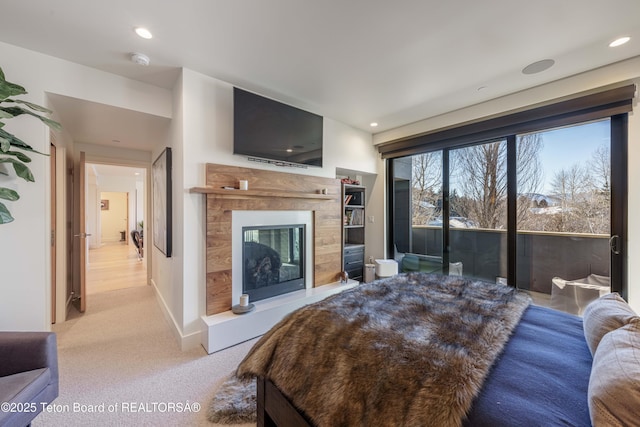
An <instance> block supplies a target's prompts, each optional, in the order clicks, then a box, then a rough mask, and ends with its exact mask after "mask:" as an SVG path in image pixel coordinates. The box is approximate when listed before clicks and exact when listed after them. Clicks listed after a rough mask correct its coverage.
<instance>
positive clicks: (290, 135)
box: [233, 87, 322, 166]
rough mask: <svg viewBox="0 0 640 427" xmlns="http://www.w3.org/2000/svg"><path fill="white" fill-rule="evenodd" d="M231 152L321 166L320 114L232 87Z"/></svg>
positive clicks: (276, 160)
mask: <svg viewBox="0 0 640 427" xmlns="http://www.w3.org/2000/svg"><path fill="white" fill-rule="evenodd" d="M233 153H234V154H242V155H246V156H249V157H257V158H260V159H267V160H273V161H275V162H285V163H293V164H300V165H309V166H322V116H318V115H316V114H313V113H310V112H308V111H304V110H301V109H299V108H296V107H292V106H290V105H286V104H283V103H280V102H277V101H274V100H272V99H268V98H264V97H262V96H259V95H256V94H253V93H250V92H246V91H244V90H242V89H238V88H235V87H234V88H233Z"/></svg>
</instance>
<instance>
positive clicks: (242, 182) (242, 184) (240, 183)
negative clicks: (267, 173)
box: [238, 179, 249, 190]
mask: <svg viewBox="0 0 640 427" xmlns="http://www.w3.org/2000/svg"><path fill="white" fill-rule="evenodd" d="M238 189H240V190H248V189H249V181H247V180H246V179H241V180H240V181H238Z"/></svg>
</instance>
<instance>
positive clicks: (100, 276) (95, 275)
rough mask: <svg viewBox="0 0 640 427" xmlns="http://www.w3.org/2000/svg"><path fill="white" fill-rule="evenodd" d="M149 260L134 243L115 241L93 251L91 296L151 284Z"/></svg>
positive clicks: (89, 271)
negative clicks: (138, 250) (139, 256)
mask: <svg viewBox="0 0 640 427" xmlns="http://www.w3.org/2000/svg"><path fill="white" fill-rule="evenodd" d="M146 265H147V260H146V258H143V259H141V260H140V259H138V254H137V252H136V247H135V245H134V244H133V242H131V241H129V244H127V242H113V243H106V244H103V245H102V246H101V247H100V248H97V249H90V250H89V262H88V265H87V295H92V294H97V293H100V292H107V291H114V290H116V289H125V288H133V287H136V286H145V285H146V284H147V269H146Z"/></svg>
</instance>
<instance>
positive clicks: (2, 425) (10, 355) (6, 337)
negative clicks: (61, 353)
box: [0, 332, 58, 427]
mask: <svg viewBox="0 0 640 427" xmlns="http://www.w3.org/2000/svg"><path fill="white" fill-rule="evenodd" d="M56 397H58V347H57V343H56V335H55V334H54V333H52V332H0V404H1V405H2V406H1V407H0V427H9V426H11V427H13V426H26V425H29V424H31V421H32V420H33V419H34V418H35V417H36V416H37V415H38V414H39V413H40V412H42V409H43V408H44V407H46V406H47V405H48V404H49V403H51V402H52V401H53V400H54V399H55V398H56Z"/></svg>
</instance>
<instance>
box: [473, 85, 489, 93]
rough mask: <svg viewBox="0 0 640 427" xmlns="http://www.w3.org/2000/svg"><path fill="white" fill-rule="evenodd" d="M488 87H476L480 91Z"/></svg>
mask: <svg viewBox="0 0 640 427" xmlns="http://www.w3.org/2000/svg"><path fill="white" fill-rule="evenodd" d="M486 88H487V87H486V86H480V87H478V89H476V90H477V91H478V92H480V91H483V90H485V89H486Z"/></svg>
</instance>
